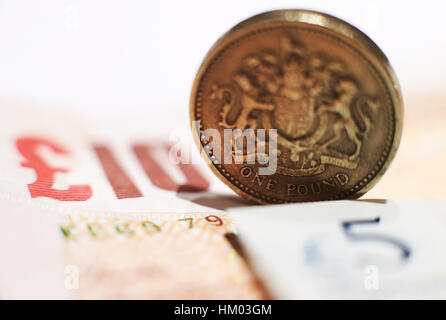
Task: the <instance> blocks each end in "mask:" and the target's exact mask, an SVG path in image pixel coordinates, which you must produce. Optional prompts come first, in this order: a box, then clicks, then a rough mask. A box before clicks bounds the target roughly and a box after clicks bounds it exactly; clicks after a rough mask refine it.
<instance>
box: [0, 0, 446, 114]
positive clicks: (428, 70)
mask: <svg viewBox="0 0 446 320" xmlns="http://www.w3.org/2000/svg"><path fill="white" fill-rule="evenodd" d="M282 8H306V9H315V10H320V11H324V12H327V13H330V14H333V15H335V16H338V17H340V18H342V19H344V20H346V21H348V22H350V23H352V24H353V25H355V26H356V27H358V28H359V29H361V30H362V31H364V32H365V33H366V34H368V35H369V36H370V37H371V38H372V39H373V40H374V41H375V42H376V43H377V44H378V45H379V46H380V47H381V49H382V50H383V51H384V52H385V54H386V55H387V56H388V58H389V59H390V61H391V63H392V64H393V67H394V69H395V71H396V73H397V75H398V77H399V79H400V82H401V85H402V88H403V93H404V96H405V97H406V98H407V97H412V96H417V95H426V94H431V93H435V92H439V91H441V90H442V89H443V87H444V86H445V81H444V80H445V78H446V77H445V76H444V74H445V72H446V63H445V62H444V59H445V57H446V21H445V20H446V18H445V16H444V13H445V11H446V10H445V9H446V5H445V2H442V1H427V0H425V1H376V0H374V1H367V2H362V1H345V0H344V1H341V0H337V1H317V0H312V1H272V0H270V1H264V0H257V1H232V0H225V1H210V0H207V1H159V2H155V1H110V0H108V1H106V0H102V1H98V0H43V1H35V0H30V1H25V0H0V100H1V101H3V102H8V103H11V102H20V103H22V104H23V103H25V104H29V105H30V106H35V105H39V106H41V105H45V106H50V107H56V108H66V107H69V108H75V109H77V110H79V111H82V112H90V113H95V114H96V115H102V114H107V115H114V114H117V113H118V114H122V113H123V110H125V111H126V112H125V113H127V114H129V113H136V112H138V113H140V112H144V113H146V112H149V113H152V112H155V111H158V110H163V111H166V110H168V111H169V112H170V111H174V113H172V115H177V116H180V117H183V116H187V114H188V104H189V94H190V90H191V86H192V82H193V79H194V76H195V72H196V71H197V69H198V67H199V65H200V63H201V60H202V59H203V57H204V56H205V54H206V52H207V50H208V49H209V48H210V47H211V45H212V44H213V43H214V42H215V41H216V40H217V39H218V37H220V36H221V35H222V34H223V33H224V32H225V31H227V30H228V29H229V28H231V27H232V26H233V25H235V24H236V23H238V22H240V21H241V20H243V19H245V18H248V17H250V16H252V15H254V14H257V13H260V12H262V11H266V10H272V9H282Z"/></svg>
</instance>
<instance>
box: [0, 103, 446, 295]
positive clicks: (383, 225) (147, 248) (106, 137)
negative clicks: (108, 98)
mask: <svg viewBox="0 0 446 320" xmlns="http://www.w3.org/2000/svg"><path fill="white" fill-rule="evenodd" d="M0 112H1V116H0V133H1V134H0V154H1V157H0V175H1V176H0V177H1V179H0V204H1V208H2V210H1V217H0V219H1V220H0V221H1V224H0V225H1V231H0V252H1V263H0V297H1V298H3V299H8V298H58V299H90V298H99V299H111V298H123V299H200V298H201V299H265V298H284V299H293V298H297V299H300V298H329V299H331V298H445V295H446V282H445V279H446V256H445V254H444V250H443V249H442V244H443V243H444V240H445V239H443V238H444V228H445V226H446V221H445V218H444V217H445V213H446V205H445V204H444V202H443V201H421V200H402V201H394V200H381V201H379V202H378V203H377V202H367V201H338V202H322V203H311V204H295V205H276V206H258V205H253V204H252V203H250V202H248V201H245V200H242V199H241V198H239V197H238V196H236V195H235V194H233V193H232V192H231V191H230V190H229V189H228V188H227V187H225V186H224V185H223V184H222V183H221V182H220V181H219V180H218V179H216V178H214V177H213V175H212V174H211V173H210V172H208V171H206V170H207V169H206V166H205V165H203V164H200V163H199V162H195V161H193V160H194V157H195V156H196V157H197V158H199V155H194V154H193V153H194V152H195V149H194V148H193V147H190V148H189V146H188V145H187V144H188V141H190V140H191V138H190V137H189V136H188V129H187V128H186V127H185V128H184V131H182V129H181V125H178V126H172V125H171V126H166V124H165V123H162V121H156V119H152V120H150V119H149V118H147V117H137V116H135V117H131V118H129V119H125V118H120V119H115V120H111V119H110V121H109V120H108V119H100V120H101V121H97V119H96V121H95V120H94V119H93V120H91V121H90V122H87V121H88V120H89V119H85V118H78V117H76V115H72V114H68V113H67V112H56V111H55V110H54V109H53V110H52V109H48V110H47V109H39V108H37V109H32V108H21V107H17V106H11V107H2V108H1V109H0ZM141 119H144V121H143V120H141ZM186 125H187V124H186ZM172 127H175V128H178V129H177V130H178V131H175V132H171V131H169V128H172ZM178 154H180V155H181V156H182V160H181V159H180V160H178V158H177V157H175V155H177V156H178ZM233 219H234V220H233Z"/></svg>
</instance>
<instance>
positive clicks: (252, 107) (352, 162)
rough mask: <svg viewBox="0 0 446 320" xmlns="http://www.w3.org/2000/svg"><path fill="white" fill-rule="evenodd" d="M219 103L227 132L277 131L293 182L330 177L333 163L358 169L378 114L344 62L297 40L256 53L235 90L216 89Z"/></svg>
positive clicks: (282, 168)
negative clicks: (295, 178) (297, 178)
mask: <svg viewBox="0 0 446 320" xmlns="http://www.w3.org/2000/svg"><path fill="white" fill-rule="evenodd" d="M211 99H213V100H214V101H216V102H217V103H218V104H219V108H221V111H220V116H221V118H220V126H221V128H224V129H240V130H245V129H249V128H250V129H259V128H262V129H277V145H278V148H277V153H278V167H277V172H278V173H281V174H286V175H292V176H309V175H314V174H318V173H322V172H324V171H325V165H326V164H330V165H334V166H337V167H341V168H347V169H355V168H357V166H358V161H359V155H360V152H361V146H362V144H363V141H364V139H366V137H367V135H368V133H369V132H370V130H372V128H373V118H374V114H376V112H378V103H377V101H376V99H374V98H373V97H369V96H367V95H365V94H363V93H361V89H360V87H359V84H358V82H357V81H356V80H355V78H354V77H353V76H352V75H351V74H350V73H349V72H348V69H347V67H346V65H345V63H344V62H343V61H339V60H336V59H330V58H329V57H327V56H326V55H323V54H320V53H310V52H308V50H307V49H306V47H305V46H304V45H303V44H301V43H299V41H298V40H297V39H294V38H291V37H283V38H281V39H280V49H279V50H278V52H275V51H273V50H264V51H261V52H256V53H252V54H248V55H247V56H246V57H245V58H244V59H243V61H242V63H241V65H240V67H239V68H238V69H237V70H236V72H235V73H234V74H233V76H232V81H231V83H227V84H215V85H214V86H213V88H212V91H211ZM266 141H267V140H264V141H260V140H258V141H257V142H258V143H263V144H264V143H267V142H266ZM245 156H246V157H249V156H250V155H249V154H245ZM257 156H258V155H257Z"/></svg>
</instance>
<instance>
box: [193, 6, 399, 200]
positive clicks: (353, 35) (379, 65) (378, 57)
mask: <svg viewBox="0 0 446 320" xmlns="http://www.w3.org/2000/svg"><path fill="white" fill-rule="evenodd" d="M265 22H292V23H296V26H299V25H305V24H306V25H308V27H311V26H319V27H322V28H325V29H328V30H329V31H331V32H334V33H336V34H340V35H341V36H343V37H345V38H347V41H350V42H352V43H353V44H355V45H356V46H357V47H358V49H357V50H358V51H359V52H360V53H361V54H362V55H364V57H365V58H366V59H367V60H368V62H369V63H370V64H371V66H372V67H374V68H375V69H376V71H377V72H378V75H379V76H380V78H381V79H380V80H382V81H383V82H384V83H383V84H384V86H385V88H386V89H387V91H388V92H387V93H388V94H389V95H390V100H391V101H390V103H391V106H390V107H391V108H393V116H394V119H391V120H393V141H392V143H391V146H390V148H389V150H388V152H387V157H386V159H385V161H384V163H383V164H382V165H381V166H380V168H379V169H378V171H377V172H376V174H375V175H374V176H373V177H372V178H370V180H368V182H366V183H365V185H364V186H362V187H361V188H359V189H358V190H357V191H354V192H353V193H352V194H351V195H348V196H346V197H344V198H339V199H357V198H359V197H361V196H362V195H364V194H365V193H366V192H368V191H369V190H370V189H372V188H373V187H374V186H375V185H376V184H377V183H378V181H379V180H380V179H381V178H382V176H383V175H384V173H385V172H386V171H387V170H388V168H389V166H390V164H391V162H392V161H393V159H394V157H395V154H396V151H397V149H398V146H399V144H400V141H401V133H402V120H403V99H402V95H401V89H400V85H399V82H398V79H397V77H396V75H395V72H394V71H393V68H392V66H391V65H390V62H389V60H388V59H387V57H386V56H385V54H384V53H383V52H382V51H381V49H380V48H379V47H378V46H377V45H376V44H375V43H374V42H373V41H372V40H371V39H370V38H369V37H368V36H367V35H365V34H364V33H363V32H362V31H360V30H359V29H357V28H356V27H354V26H352V25H350V24H349V23H347V22H345V21H343V20H341V19H339V18H336V17H333V16H331V15H328V14H325V13H322V12H318V11H312V10H299V9H292V10H275V11H268V12H264V13H261V14H259V15H255V16H253V17H251V18H248V19H246V20H244V21H242V22H240V23H239V24H237V25H236V26H234V27H233V28H232V29H230V30H229V31H228V32H226V33H225V34H224V35H223V36H221V37H220V38H219V39H218V40H217V41H216V43H215V44H214V45H213V46H212V47H211V49H210V50H209V51H208V52H207V54H206V56H205V58H204V59H203V62H202V63H201V66H200V68H199V70H198V72H197V74H196V76H195V79H194V83H193V87H192V91H191V96H190V106H189V111H190V124H191V129H192V135H193V137H194V141H195V144H196V145H197V147H198V149H199V151H200V153H201V151H202V149H203V148H204V146H203V144H202V142H201V139H200V131H199V130H198V132H197V130H195V128H194V127H193V122H194V121H196V120H197V117H196V102H197V101H196V98H197V93H198V89H199V88H200V85H201V82H202V80H203V76H204V75H205V73H206V71H207V69H208V67H209V66H210V64H211V62H212V61H213V60H214V58H215V57H216V56H217V54H218V53H219V52H220V51H221V50H222V49H224V48H225V47H226V45H228V44H230V43H231V42H233V41H234V40H236V39H237V38H238V37H240V36H242V35H243V34H244V35H247V34H249V33H250V32H247V31H246V30H245V29H247V28H249V29H255V28H256V26H257V25H259V24H260V25H261V24H265ZM341 38H342V37H341ZM352 48H353V49H356V48H355V47H352ZM198 120H199V119H198ZM206 160H209V161H210V162H209V163H208V166H209V167H210V168H211V170H212V171H213V172H214V174H216V175H217V177H219V178H220V180H222V181H223V182H224V183H225V184H226V185H228V186H229V187H230V188H231V189H232V190H234V191H235V192H236V193H237V194H239V195H240V196H242V197H244V198H247V199H250V200H254V201H256V202H258V203H262V204H264V203H277V202H279V203H288V202H294V201H288V200H282V199H279V198H274V197H273V196H269V197H268V200H267V199H261V198H260V197H258V196H256V195H255V194H251V193H249V192H248V191H245V190H243V189H242V188H241V187H239V186H237V185H235V184H234V183H232V182H231V181H230V179H228V177H226V176H224V175H223V174H222V172H220V170H219V169H218V168H217V167H216V164H214V163H213V162H212V159H206ZM372 171H373V170H372ZM360 181H361V180H358V183H359V182H360ZM355 185H357V184H355ZM343 192H345V190H344V191H343ZM340 194H342V192H341V193H340ZM327 200H330V199H327Z"/></svg>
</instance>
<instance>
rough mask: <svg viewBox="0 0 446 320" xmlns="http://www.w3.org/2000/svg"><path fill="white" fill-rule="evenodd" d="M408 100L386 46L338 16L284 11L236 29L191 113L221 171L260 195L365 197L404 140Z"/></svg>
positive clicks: (240, 188)
mask: <svg viewBox="0 0 446 320" xmlns="http://www.w3.org/2000/svg"><path fill="white" fill-rule="evenodd" d="M402 112H403V104H402V98H401V92H400V87H399V84H398V81H397V79H396V76H395V74H394V72H393V70H392V67H391V66H390V64H389V62H388V60H387V58H386V56H385V55H384V54H383V52H382V51H381V50H380V49H379V48H378V47H377V46H376V44H375V43H373V41H372V40H370V39H369V38H368V37H367V36H366V35H365V34H363V33H362V32H361V31H359V30H358V29H356V28H355V27H353V26H351V25H350V24H348V23H346V22H344V21H342V20H340V19H338V18H335V17H333V16H330V15H327V14H323V13H319V12H314V11H307V10H279V11H271V12H266V13H263V14H260V15H257V16H254V17H252V18H250V19H248V20H245V21H243V22H241V23H240V24H238V25H236V26H235V27H234V28H233V29H231V30H229V31H228V32H227V33H226V34H225V35H224V36H223V37H221V38H220V39H219V40H218V41H217V43H216V44H215V45H214V46H213V47H212V48H211V49H210V51H209V52H208V54H207V55H206V57H205V59H204V61H203V63H202V65H201V67H200V69H199V71H198V74H197V76H196V78H195V82H194V86H193V89H192V94H191V102H190V115H191V120H192V130H193V133H194V136H195V140H196V142H197V144H198V145H199V147H200V150H201V151H202V154H204V156H205V157H206V158H207V159H209V166H210V167H211V169H212V170H213V172H214V173H215V174H216V175H217V176H218V177H219V178H220V179H221V180H222V181H223V182H225V183H226V184H227V185H228V186H229V187H231V188H232V189H233V190H235V191H236V192H237V193H238V194H240V195H241V196H243V197H246V198H249V199H252V200H255V201H257V202H260V203H266V202H269V203H284V202H300V201H319V200H335V199H351V198H358V197H360V196H361V195H363V194H364V193H365V192H367V191H368V190H369V189H370V188H372V187H373V185H375V184H376V183H377V181H378V180H379V178H380V177H381V176H382V175H383V174H384V172H385V170H386V169H387V168H388V166H389V164H390V162H391V161H392V159H393V157H394V155H395V153H396V150H397V148H398V145H399V142H400V138H401V129H402Z"/></svg>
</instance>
